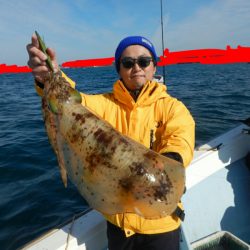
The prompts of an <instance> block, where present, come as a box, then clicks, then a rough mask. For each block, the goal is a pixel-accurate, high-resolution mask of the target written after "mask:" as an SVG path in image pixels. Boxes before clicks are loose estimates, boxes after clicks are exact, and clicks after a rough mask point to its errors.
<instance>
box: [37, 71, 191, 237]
mask: <svg viewBox="0 0 250 250" xmlns="http://www.w3.org/2000/svg"><path fill="white" fill-rule="evenodd" d="M64 77H65V78H67V77H66V76H65V75H64ZM67 80H68V81H69V82H70V83H71V85H72V86H73V87H74V86H75V84H74V82H72V81H71V80H70V79H68V78H67ZM37 91H38V92H40V95H41V94H42V92H41V90H40V89H39V88H38V87H37ZM81 95H82V104H83V105H86V106H87V107H88V108H89V109H91V110H92V111H93V112H95V113H96V114H98V115H99V116H101V117H102V118H103V119H105V120H106V121H108V122H109V123H110V124H111V125H112V126H113V127H114V128H116V129H117V130H118V131H120V132H121V133H122V134H124V135H126V136H129V137H130V138H132V139H134V140H135V141H137V142H139V143H141V144H143V145H145V146H146V147H148V148H150V147H151V148H152V149H153V150H155V151H156V152H158V153H160V154H162V153H167V152H176V153H179V154H180V155H181V157H182V160H183V165H184V167H186V166H188V164H189V163H190V162H191V160H192V158H193V150H194V131H195V129H194V126H195V125H194V120H193V118H192V116H191V114H190V112H189V111H188V110H187V108H186V107H185V105H184V104H183V103H182V102H180V101H178V100H177V99H176V98H173V97H171V96H170V95H169V94H167V92H166V86H165V85H163V84H160V83H157V82H154V81H152V82H150V81H149V82H147V84H145V86H144V87H143V89H142V91H141V93H140V95H139V97H138V99H137V101H136V102H135V101H134V99H133V98H132V97H131V95H130V94H129V92H128V90H127V89H126V88H125V86H124V85H123V83H122V82H121V81H120V80H118V81H117V82H116V83H115V84H114V87H113V92H112V93H108V94H97V95H87V94H83V93H81ZM104 216H105V218H106V219H107V220H108V221H110V222H111V223H113V224H115V225H117V226H119V227H121V228H122V229H124V231H125V234H126V235H127V236H131V235H133V234H134V233H142V234H155V233H163V232H169V231H172V230H175V229H177V228H178V227H179V226H180V219H179V218H178V217H176V216H174V215H173V216H167V217H164V218H160V219H144V218H142V217H141V216H139V215H137V214H133V213H124V214H116V215H104Z"/></svg>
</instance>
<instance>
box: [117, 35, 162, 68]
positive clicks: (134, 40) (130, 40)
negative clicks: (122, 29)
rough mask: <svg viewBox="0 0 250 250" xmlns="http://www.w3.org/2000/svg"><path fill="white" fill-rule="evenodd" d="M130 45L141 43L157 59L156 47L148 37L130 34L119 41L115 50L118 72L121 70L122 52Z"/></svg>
mask: <svg viewBox="0 0 250 250" xmlns="http://www.w3.org/2000/svg"><path fill="white" fill-rule="evenodd" d="M130 45H141V46H143V47H145V48H146V49H148V50H149V51H150V52H151V54H152V56H153V59H154V62H156V61H157V55H156V52H155V48H154V46H153V44H152V43H151V42H150V41H149V40H148V39H147V38H145V37H143V36H129V37H126V38H124V39H123V40H121V42H120V43H119V45H118V47H117V49H116V51H115V67H116V70H117V72H119V70H120V58H121V55H122V52H123V51H124V50H125V49H126V48H127V47H128V46H130Z"/></svg>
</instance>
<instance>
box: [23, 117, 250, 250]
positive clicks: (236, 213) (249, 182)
mask: <svg viewBox="0 0 250 250" xmlns="http://www.w3.org/2000/svg"><path fill="white" fill-rule="evenodd" d="M249 192H250V118H248V119H247V120H245V122H244V123H242V124H240V125H238V126H236V127H235V128H233V129H231V130H229V131H227V132H226V133H224V134H222V135H220V136H218V137H216V138H215V139H213V140H211V141H209V142H208V143H206V144H204V145H201V146H199V147H196V149H195V152H194V159H193V161H192V163H191V164H190V166H189V167H188V168H187V171H186V192H185V194H184V195H183V199H182V201H183V204H184V207H185V220H184V222H183V223H182V227H181V234H182V235H181V237H180V241H181V242H180V246H181V250H190V249H210V248H209V247H208V246H211V244H212V243H211V242H217V243H216V244H222V243H221V242H232V245H233V248H229V245H227V246H226V247H225V248H223V247H221V248H219V249H250V246H249V243H250V213H249V207H250V199H249V198H250V194H249ZM223 239H224V241H223ZM218 242H219V243H218ZM206 244H207V245H206ZM209 244H210V245H209ZM235 244H236V245H237V248H236V247H235V246H236V245H235ZM206 246H207V247H206ZM22 249H23V250H42V249H47V250H61V249H68V250H71V249H74V250H76V249H90V250H104V249H107V238H106V221H105V220H104V218H103V216H102V215H101V214H100V213H99V212H97V211H95V210H93V209H88V210H87V211H85V212H83V213H82V214H80V215H78V216H76V217H75V218H73V219H72V220H71V221H69V222H68V223H66V224H65V225H63V226H61V227H58V228H57V229H54V230H52V231H50V232H48V233H46V234H45V235H43V236H41V237H39V238H38V239H35V240H34V241H32V242H30V243H28V244H27V245H25V246H24V247H23V248H22ZM211 249H212V248H211ZM213 249H214V248H213Z"/></svg>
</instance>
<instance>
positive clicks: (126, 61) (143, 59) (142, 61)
mask: <svg viewBox="0 0 250 250" xmlns="http://www.w3.org/2000/svg"><path fill="white" fill-rule="evenodd" d="M151 61H153V58H152V57H147V56H140V57H138V58H137V59H135V58H132V57H123V58H122V59H121V64H122V66H123V67H124V68H126V69H131V68H133V67H134V66H135V64H136V63H137V64H138V65H139V67H140V68H146V67H148V66H149V64H150V62H151Z"/></svg>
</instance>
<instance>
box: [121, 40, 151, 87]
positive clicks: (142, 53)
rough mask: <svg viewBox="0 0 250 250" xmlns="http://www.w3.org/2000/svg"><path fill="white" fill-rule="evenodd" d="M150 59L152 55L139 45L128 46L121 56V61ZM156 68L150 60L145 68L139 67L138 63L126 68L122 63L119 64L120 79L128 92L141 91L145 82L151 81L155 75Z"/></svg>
mask: <svg viewBox="0 0 250 250" xmlns="http://www.w3.org/2000/svg"><path fill="white" fill-rule="evenodd" d="M148 57H150V58H152V55H151V53H150V51H149V50H148V49H146V48H145V47H143V46H141V45H131V46H128V47H127V48H126V49H125V50H124V51H123V53H122V55H121V59H120V61H121V60H123V59H124V58H126V59H127V58H132V59H138V58H148ZM155 71H156V67H155V66H154V63H153V61H152V60H151V61H150V63H149V65H148V66H147V67H140V66H139V65H138V62H136V63H135V64H134V66H133V67H132V68H126V67H124V65H123V64H122V63H120V71H119V74H120V77H121V78H122V80H123V83H124V84H125V85H126V87H127V88H128V89H130V90H136V89H141V88H142V87H143V86H144V84H145V83H146V82H147V81H151V80H152V79H153V76H154V74H155Z"/></svg>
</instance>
